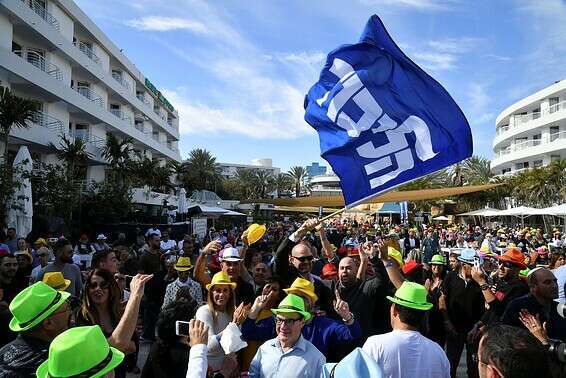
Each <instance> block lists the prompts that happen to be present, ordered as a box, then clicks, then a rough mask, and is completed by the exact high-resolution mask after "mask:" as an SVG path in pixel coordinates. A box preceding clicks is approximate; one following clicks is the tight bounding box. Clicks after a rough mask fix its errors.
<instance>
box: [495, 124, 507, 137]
mask: <svg viewBox="0 0 566 378" xmlns="http://www.w3.org/2000/svg"><path fill="white" fill-rule="evenodd" d="M507 130H509V125H504V126H501V127H498V128H497V132H496V134H497V135H500V134H503V133H504V132H506V131H507Z"/></svg>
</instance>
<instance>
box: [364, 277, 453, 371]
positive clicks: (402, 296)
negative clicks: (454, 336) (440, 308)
mask: <svg viewBox="0 0 566 378" xmlns="http://www.w3.org/2000/svg"><path fill="white" fill-rule="evenodd" d="M387 299H389V300H390V301H391V302H393V304H392V305H391V310H390V314H391V327H392V328H393V331H391V332H389V333H385V334H382V335H376V336H371V337H370V338H368V339H367V341H366V343H365V344H364V346H363V350H364V352H366V353H367V354H369V355H370V356H371V357H372V358H374V359H375V360H376V361H377V364H378V365H379V366H380V367H381V368H382V369H383V376H384V377H391V378H412V377H419V378H449V377H450V363H449V362H448V358H446V354H445V353H444V351H443V350H442V348H440V346H438V344H437V343H435V342H434V341H432V340H429V339H427V338H426V337H424V336H423V335H421V334H420V333H419V332H418V331H417V329H418V328H419V326H420V324H421V323H422V321H423V319H424V316H425V314H426V311H428V310H430V309H431V308H432V304H430V303H428V302H427V301H426V289H425V287H424V286H422V285H419V284H417V283H414V282H409V281H405V282H404V283H403V284H402V285H401V287H399V289H397V291H396V292H395V296H394V297H389V296H388V297H387Z"/></svg>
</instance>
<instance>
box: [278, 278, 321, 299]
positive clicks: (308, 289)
mask: <svg viewBox="0 0 566 378" xmlns="http://www.w3.org/2000/svg"><path fill="white" fill-rule="evenodd" d="M283 291H284V292H285V293H287V294H297V295H306V296H307V297H309V298H310V299H311V300H312V302H313V303H315V302H316V301H318V295H316V294H315V292H314V285H313V283H312V282H310V281H309V280H305V279H304V278H297V279H295V281H293V283H292V284H291V287H290V288H288V289H283Z"/></svg>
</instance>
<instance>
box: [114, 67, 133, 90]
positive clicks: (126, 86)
mask: <svg viewBox="0 0 566 378" xmlns="http://www.w3.org/2000/svg"><path fill="white" fill-rule="evenodd" d="M112 77H113V78H114V80H116V81H117V82H118V83H119V84H120V85H121V86H123V87H124V88H126V89H127V90H128V91H129V90H130V84H128V82H127V81H126V80H124V78H123V77H122V76H121V75H118V74H117V73H114V72H113V73H112Z"/></svg>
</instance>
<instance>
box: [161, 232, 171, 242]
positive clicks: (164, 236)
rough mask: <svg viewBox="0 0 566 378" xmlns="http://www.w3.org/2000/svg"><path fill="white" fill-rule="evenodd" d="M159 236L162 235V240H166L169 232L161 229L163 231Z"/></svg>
mask: <svg viewBox="0 0 566 378" xmlns="http://www.w3.org/2000/svg"><path fill="white" fill-rule="evenodd" d="M161 236H162V237H163V241H168V240H169V233H168V232H167V231H163V233H162V234H161Z"/></svg>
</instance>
